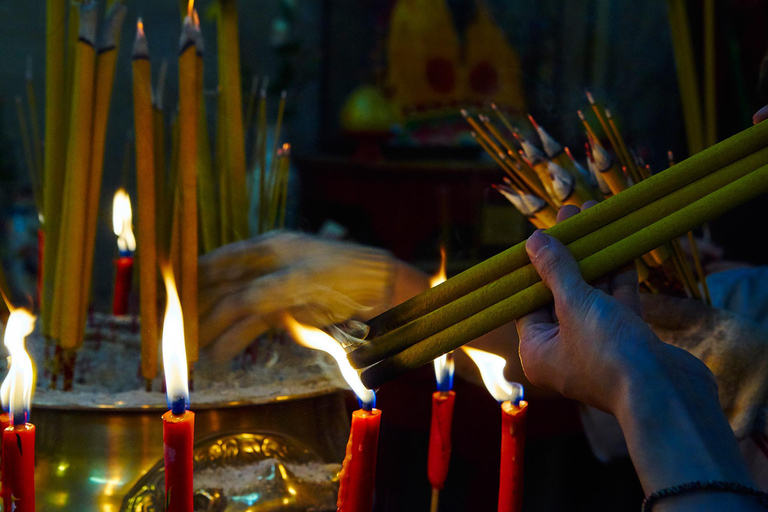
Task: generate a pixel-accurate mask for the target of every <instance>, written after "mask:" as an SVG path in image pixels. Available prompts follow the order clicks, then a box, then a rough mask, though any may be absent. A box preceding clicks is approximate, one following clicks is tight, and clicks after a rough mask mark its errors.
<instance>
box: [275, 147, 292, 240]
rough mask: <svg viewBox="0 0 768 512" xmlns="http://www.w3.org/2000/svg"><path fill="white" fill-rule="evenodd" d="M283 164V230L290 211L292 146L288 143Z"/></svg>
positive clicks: (281, 220)
mask: <svg viewBox="0 0 768 512" xmlns="http://www.w3.org/2000/svg"><path fill="white" fill-rule="evenodd" d="M281 164H282V168H281V172H280V181H281V189H282V193H281V195H280V217H279V219H278V227H279V228H280V229H283V228H285V214H286V211H287V209H288V184H289V182H290V175H291V145H290V144H288V143H286V144H283V157H282V159H281Z"/></svg>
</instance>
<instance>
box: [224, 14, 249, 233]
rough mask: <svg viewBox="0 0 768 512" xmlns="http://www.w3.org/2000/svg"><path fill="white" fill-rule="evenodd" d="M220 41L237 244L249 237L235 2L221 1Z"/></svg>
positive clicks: (228, 157)
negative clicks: (222, 47) (221, 41)
mask: <svg viewBox="0 0 768 512" xmlns="http://www.w3.org/2000/svg"><path fill="white" fill-rule="evenodd" d="M219 8H220V18H221V23H220V25H219V27H220V30H221V39H223V40H224V41H225V45H224V55H223V57H224V59H223V60H222V61H221V62H219V65H220V66H223V73H224V74H225V76H226V80H225V81H224V82H223V83H220V84H219V86H220V87H221V88H222V94H223V96H224V102H225V103H226V113H227V115H226V117H225V118H224V122H225V123H226V126H227V153H226V154H227V167H228V170H229V174H230V192H229V200H230V202H231V206H232V214H231V222H232V228H233V234H234V239H235V240H242V239H244V238H247V237H248V234H249V231H248V198H247V195H246V184H245V183H246V180H245V138H244V134H243V100H242V91H241V87H242V85H241V78H240V43H239V35H238V27H237V23H238V21H237V4H236V2H235V0H219Z"/></svg>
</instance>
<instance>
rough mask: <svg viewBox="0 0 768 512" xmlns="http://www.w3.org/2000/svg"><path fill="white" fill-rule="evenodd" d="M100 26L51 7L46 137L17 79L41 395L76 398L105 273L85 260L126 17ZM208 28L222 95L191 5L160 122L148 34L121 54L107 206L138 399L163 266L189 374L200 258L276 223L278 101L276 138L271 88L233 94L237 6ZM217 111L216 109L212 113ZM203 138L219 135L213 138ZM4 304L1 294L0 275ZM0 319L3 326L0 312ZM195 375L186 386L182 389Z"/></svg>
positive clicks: (117, 299) (120, 5)
mask: <svg viewBox="0 0 768 512" xmlns="http://www.w3.org/2000/svg"><path fill="white" fill-rule="evenodd" d="M98 13H99V5H98V2H97V1H96V0H83V1H82V2H77V3H74V4H72V6H71V7H69V8H68V6H67V4H66V3H62V2H58V1H55V0H49V1H48V2H47V11H46V24H47V26H48V30H47V31H46V61H45V62H46V64H45V86H46V88H45V102H44V107H45V108H44V109H41V110H43V112H42V113H41V114H40V117H42V116H43V115H44V121H45V122H44V127H45V130H44V132H42V131H41V130H40V123H39V120H38V116H39V112H38V108H37V106H38V103H37V99H36V97H35V87H34V84H35V80H34V79H35V77H34V74H33V67H32V62H31V60H30V61H28V65H27V73H26V77H25V81H26V92H27V94H26V98H25V99H22V98H21V97H19V98H16V107H17V114H18V120H19V129H20V134H21V139H22V142H23V149H24V157H25V163H26V166H27V168H28V172H29V174H30V177H31V181H32V184H33V192H34V198H35V205H36V208H37V210H38V216H39V219H40V230H39V236H38V239H39V265H38V291H37V299H38V301H37V302H38V304H39V307H40V313H41V314H40V317H41V320H42V333H43V335H44V336H45V338H46V340H47V349H46V357H47V358H49V359H50V361H49V362H48V364H47V366H49V367H50V368H51V377H52V378H51V387H54V388H55V387H59V386H61V387H62V388H63V389H65V390H69V389H71V388H72V385H73V375H74V366H75V360H76V356H77V352H78V349H79V348H80V347H81V345H82V341H83V337H84V333H85V324H86V320H87V313H88V311H89V309H90V308H91V299H92V296H93V293H92V287H93V283H92V275H93V269H94V267H95V266H97V265H110V264H111V260H112V258H107V257H98V255H95V250H94V249H95V239H96V233H97V225H98V223H99V220H100V215H99V211H98V208H99V198H100V195H101V188H102V175H103V169H104V154H105V147H106V144H107V142H108V137H107V134H108V131H107V128H108V125H109V107H110V101H111V97H112V90H113V85H114V80H115V69H116V62H117V56H118V53H119V51H120V45H119V43H120V40H121V38H120V32H121V29H122V26H123V21H124V19H125V14H126V6H125V3H124V2H123V1H117V2H109V3H108V7H107V8H106V9H105V14H104V19H103V20H99V16H98ZM214 14H215V18H216V19H215V21H216V28H217V45H216V46H217V51H218V55H217V59H216V63H217V65H218V71H219V73H218V84H210V85H209V84H206V83H205V81H204V77H203V69H204V67H203V64H204V56H205V55H204V54H205V52H204V41H203V37H202V33H201V31H200V19H199V16H198V15H197V12H196V10H195V8H194V2H193V0H190V1H189V2H187V3H186V5H185V6H184V9H183V12H181V20H182V23H181V36H180V40H179V53H178V56H177V59H178V70H179V84H178V91H179V95H178V96H179V103H178V106H172V107H173V108H169V106H168V105H165V102H164V98H165V96H166V94H165V92H166V91H165V89H166V79H165V77H166V74H167V68H168V59H161V65H160V71H159V73H158V74H157V83H156V85H155V86H154V87H153V84H152V73H151V62H152V60H153V59H152V58H151V57H150V53H151V52H150V45H149V43H148V37H147V34H151V32H152V30H153V21H154V20H151V19H150V20H141V19H139V20H137V23H136V37H135V40H134V45H133V48H132V49H131V54H132V79H133V87H132V93H133V114H134V115H133V119H134V120H133V129H132V130H131V132H130V133H129V136H128V138H127V144H126V153H125V159H124V163H123V168H124V169H123V176H122V181H123V183H122V185H123V187H121V188H120V189H119V190H118V192H117V193H116V194H115V201H114V212H113V213H114V217H113V224H114V231H115V235H116V236H117V237H118V240H117V242H118V243H117V245H118V251H119V254H118V257H117V258H116V259H115V266H116V272H115V274H116V275H115V282H114V295H113V301H112V311H113V314H115V315H124V314H135V311H134V308H132V307H131V306H132V302H131V301H130V300H129V299H130V298H131V297H132V296H131V294H130V288H131V284H132V280H133V279H132V275H133V269H134V266H137V272H136V273H137V274H138V279H137V283H138V313H139V315H140V317H141V325H142V327H141V337H142V364H141V372H142V374H143V376H144V378H145V381H146V387H147V389H148V390H149V389H151V387H152V383H153V381H154V380H155V378H156V377H157V374H158V368H159V359H158V338H159V336H158V331H159V325H158V318H159V317H160V315H159V311H158V303H159V302H161V301H160V300H159V298H161V297H162V288H161V287H160V286H159V283H160V274H159V266H160V263H161V262H165V261H168V262H170V263H171V265H172V267H173V270H174V273H175V275H176V276H177V278H178V280H179V294H180V297H181V302H182V305H183V306H184V310H185V316H184V321H185V323H186V326H185V327H186V343H187V351H188V362H189V365H190V370H192V369H193V367H194V364H195V362H196V361H197V359H198V328H197V322H198V320H197V312H196V309H195V308H196V302H197V257H198V255H199V254H202V253H205V252H208V251H211V250H213V249H216V248H218V247H220V246H222V245H224V244H227V243H230V242H234V241H237V240H241V239H244V238H247V237H249V236H251V235H252V234H254V233H262V232H266V231H269V230H271V229H275V228H278V227H283V226H285V223H286V206H287V201H288V184H289V178H290V176H289V173H290V159H291V148H290V144H288V143H285V142H284V140H283V138H284V134H283V131H284V130H283V129H282V126H283V118H284V115H285V111H286V94H285V91H282V93H281V94H280V97H279V103H278V105H277V109H276V110H277V118H276V120H275V121H274V129H270V122H269V116H268V113H267V107H268V94H267V93H268V83H269V81H268V80H267V79H266V78H263V79H262V80H260V81H259V80H257V79H254V82H253V83H254V86H253V87H252V88H251V91H250V94H249V95H247V94H244V92H243V91H242V86H241V80H240V76H241V66H240V52H239V44H240V43H239V35H238V10H237V4H236V2H235V0H222V1H221V2H219V3H218V9H216V10H215V13H214ZM145 22H146V27H145ZM62 27H66V30H61V28H62ZM145 29H146V30H145ZM206 85H209V88H210V91H212V92H208V89H206ZM244 96H247V97H245V98H244ZM214 97H215V103H214V102H212V101H209V98H214ZM206 107H208V108H206ZM244 107H246V108H244ZM244 110H245V114H244V113H243V111H244ZM214 120H215V122H214ZM209 126H215V136H214V137H211V134H209ZM166 139H168V140H169V142H170V144H167V143H166ZM249 140H252V141H253V142H252V144H250V147H252V151H251V152H250V154H249V155H246V153H248V150H249V144H247V141H249ZM134 147H135V162H136V189H137V190H136V192H137V194H136V197H135V203H134V204H135V206H136V214H137V215H136V216H137V226H136V227H137V231H136V237H135V238H134V235H133V231H132V228H133V226H132V212H131V199H130V198H129V197H128V193H127V192H126V191H125V190H124V189H125V188H126V187H127V181H128V172H127V170H128V168H129V167H130V165H131V153H132V152H133V150H134ZM134 254H135V255H136V256H137V258H136V259H135V260H134ZM0 290H2V291H3V292H4V293H6V294H7V292H8V287H7V283H6V280H5V278H4V276H3V274H2V270H0ZM1 308H2V311H0V313H2V314H3V316H5V315H6V314H7V311H5V307H4V306H2V307H1ZM192 375H193V373H191V372H190V378H192Z"/></svg>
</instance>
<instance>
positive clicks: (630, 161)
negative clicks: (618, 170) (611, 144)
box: [605, 109, 643, 183]
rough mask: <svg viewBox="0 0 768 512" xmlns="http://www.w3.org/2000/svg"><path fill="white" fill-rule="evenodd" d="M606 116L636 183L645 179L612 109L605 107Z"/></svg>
mask: <svg viewBox="0 0 768 512" xmlns="http://www.w3.org/2000/svg"><path fill="white" fill-rule="evenodd" d="M605 117H606V119H607V120H608V128H609V129H610V130H611V132H612V133H613V137H614V139H615V140H616V143H617V144H618V146H619V147H618V151H619V152H621V154H622V155H623V158H622V160H624V161H626V162H627V163H628V164H629V167H627V169H629V172H630V176H631V177H632V179H633V180H634V182H635V183H639V182H640V181H642V180H643V175H642V173H641V172H640V169H639V167H638V166H637V164H636V163H635V159H634V158H633V157H632V155H631V154H630V153H629V150H628V149H627V145H626V144H625V143H624V137H623V136H622V135H621V132H620V131H619V129H618V127H617V126H616V123H615V122H614V120H613V116H612V115H611V111H610V110H608V109H605Z"/></svg>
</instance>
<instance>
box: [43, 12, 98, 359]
mask: <svg viewBox="0 0 768 512" xmlns="http://www.w3.org/2000/svg"><path fill="white" fill-rule="evenodd" d="M96 16H97V10H96V4H95V2H82V3H81V4H80V37H79V39H78V41H77V45H76V48H75V71H74V75H73V76H74V78H73V80H74V81H73V87H72V101H71V108H70V123H69V130H68V138H69V141H68V144H67V160H66V183H65V187H64V194H63V195H64V205H63V208H62V217H63V218H62V225H61V234H60V238H59V241H60V243H59V245H58V248H57V249H58V255H57V258H56V260H57V261H56V280H55V282H56V286H55V290H54V301H55V302H54V303H53V306H54V317H53V323H52V334H53V336H54V337H55V338H58V339H59V340H60V344H61V347H62V348H63V349H65V350H66V349H73V348H76V347H77V346H79V345H80V343H81V342H82V339H78V334H79V333H80V330H81V326H80V315H79V310H80V304H81V301H80V294H82V293H84V290H82V283H83V271H84V269H83V260H84V257H85V245H86V240H85V239H86V219H87V217H86V209H85V208H84V207H83V205H84V204H86V203H87V200H88V176H89V174H90V168H91V142H92V140H93V138H92V135H93V101H94V83H95V76H94V74H95V67H96V66H95V64H96V49H95V46H94V40H95V36H96Z"/></svg>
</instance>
